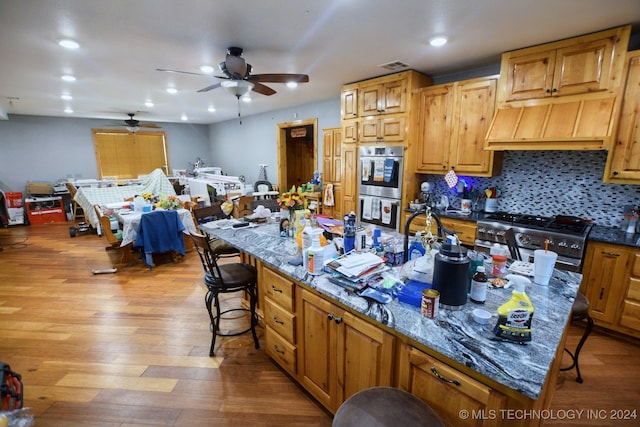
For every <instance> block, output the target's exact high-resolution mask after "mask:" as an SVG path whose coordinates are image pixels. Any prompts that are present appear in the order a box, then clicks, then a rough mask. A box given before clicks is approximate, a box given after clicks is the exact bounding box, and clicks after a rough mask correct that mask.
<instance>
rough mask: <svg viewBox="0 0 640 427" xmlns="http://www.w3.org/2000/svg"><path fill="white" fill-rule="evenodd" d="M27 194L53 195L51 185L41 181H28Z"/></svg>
mask: <svg viewBox="0 0 640 427" xmlns="http://www.w3.org/2000/svg"><path fill="white" fill-rule="evenodd" d="M27 193H29V194H31V195H32V196H33V195H46V196H49V195H51V194H53V185H51V183H50V182H42V181H28V182H27Z"/></svg>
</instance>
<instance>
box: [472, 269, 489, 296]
mask: <svg viewBox="0 0 640 427" xmlns="http://www.w3.org/2000/svg"><path fill="white" fill-rule="evenodd" d="M488 280H489V279H488V278H487V275H486V274H485V272H484V267H483V266H481V265H480V266H478V267H476V272H475V274H474V275H473V278H472V279H471V293H470V294H469V299H470V300H471V302H475V303H476V304H484V303H485V301H486V300H487V281H488Z"/></svg>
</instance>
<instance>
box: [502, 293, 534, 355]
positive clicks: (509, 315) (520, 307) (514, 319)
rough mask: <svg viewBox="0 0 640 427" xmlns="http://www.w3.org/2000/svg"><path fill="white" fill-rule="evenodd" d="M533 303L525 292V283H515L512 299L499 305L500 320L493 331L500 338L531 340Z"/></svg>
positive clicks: (521, 341)
mask: <svg viewBox="0 0 640 427" xmlns="http://www.w3.org/2000/svg"><path fill="white" fill-rule="evenodd" d="M532 318H533V305H531V300H530V299H529V297H528V296H527V294H526V293H525V292H524V283H522V282H519V283H516V284H515V285H514V289H513V291H512V293H511V299H510V300H509V301H507V302H506V303H504V304H502V305H501V306H500V307H498V322H497V323H496V326H495V327H494V328H493V332H494V333H495V334H496V335H497V336H498V337H500V338H502V339H505V340H509V341H516V342H519V343H525V342H527V341H531V319H532Z"/></svg>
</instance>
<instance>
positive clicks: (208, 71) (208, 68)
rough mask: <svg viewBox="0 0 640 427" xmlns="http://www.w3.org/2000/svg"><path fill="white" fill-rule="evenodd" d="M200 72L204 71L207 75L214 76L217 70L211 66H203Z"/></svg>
mask: <svg viewBox="0 0 640 427" xmlns="http://www.w3.org/2000/svg"><path fill="white" fill-rule="evenodd" d="M200 71H202V72H203V73H205V74H213V72H214V71H215V69H214V68H213V67H212V66H211V65H203V66H201V67H200Z"/></svg>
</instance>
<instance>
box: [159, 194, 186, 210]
mask: <svg viewBox="0 0 640 427" xmlns="http://www.w3.org/2000/svg"><path fill="white" fill-rule="evenodd" d="M156 207H158V208H160V209H164V210H178V209H182V208H184V202H183V201H182V200H180V199H178V197H177V196H165V195H161V196H160V200H158V203H156Z"/></svg>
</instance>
